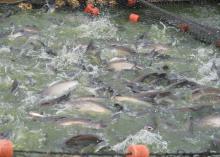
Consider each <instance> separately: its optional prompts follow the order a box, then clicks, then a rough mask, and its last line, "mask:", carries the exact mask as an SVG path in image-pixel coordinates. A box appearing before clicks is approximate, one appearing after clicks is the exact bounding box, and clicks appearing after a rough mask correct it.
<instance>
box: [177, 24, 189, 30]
mask: <svg viewBox="0 0 220 157" xmlns="http://www.w3.org/2000/svg"><path fill="white" fill-rule="evenodd" d="M178 28H179V29H180V31H182V32H188V31H189V25H188V24H186V23H181V24H179V25H178Z"/></svg>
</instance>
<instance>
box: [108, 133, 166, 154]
mask: <svg viewBox="0 0 220 157" xmlns="http://www.w3.org/2000/svg"><path fill="white" fill-rule="evenodd" d="M132 144H144V145H148V146H149V147H151V148H152V151H154V152H156V151H160V152H162V151H167V145H168V143H167V142H166V141H164V140H163V138H162V137H161V136H160V135H159V134H156V133H152V132H149V131H147V130H144V129H142V130H140V131H139V132H137V133H136V134H134V135H130V136H128V137H127V138H126V139H125V140H124V141H122V142H121V143H118V144H116V145H114V146H113V147H112V149H113V150H115V151H116V152H124V151H125V150H126V149H127V148H128V146H129V145H132Z"/></svg>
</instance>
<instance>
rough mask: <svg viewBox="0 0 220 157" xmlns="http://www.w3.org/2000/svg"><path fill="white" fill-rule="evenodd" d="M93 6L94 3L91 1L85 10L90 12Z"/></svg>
mask: <svg viewBox="0 0 220 157" xmlns="http://www.w3.org/2000/svg"><path fill="white" fill-rule="evenodd" d="M93 8H94V5H93V4H92V3H89V4H87V6H86V8H85V9H84V12H85V13H88V14H90V13H91V12H92V9H93Z"/></svg>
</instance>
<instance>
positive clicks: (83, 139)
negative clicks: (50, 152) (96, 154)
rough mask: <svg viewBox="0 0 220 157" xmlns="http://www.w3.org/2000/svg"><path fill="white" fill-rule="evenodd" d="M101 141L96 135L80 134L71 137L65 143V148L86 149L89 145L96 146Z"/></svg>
mask: <svg viewBox="0 0 220 157" xmlns="http://www.w3.org/2000/svg"><path fill="white" fill-rule="evenodd" d="M102 141H103V140H102V139H100V138H99V137H98V136H96V135H92V134H81V135H77V136H73V137H71V138H69V139H67V140H66V141H65V145H66V146H67V147H79V146H80V147H86V146H89V145H97V144H99V143H100V142H102Z"/></svg>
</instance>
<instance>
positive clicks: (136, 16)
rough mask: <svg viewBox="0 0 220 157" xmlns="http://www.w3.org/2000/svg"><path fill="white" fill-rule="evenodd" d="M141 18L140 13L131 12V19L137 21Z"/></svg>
mask: <svg viewBox="0 0 220 157" xmlns="http://www.w3.org/2000/svg"><path fill="white" fill-rule="evenodd" d="M139 20H140V16H139V15H138V14H134V13H132V14H130V15H129V21H130V22H133V23H137V22H138V21H139Z"/></svg>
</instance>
